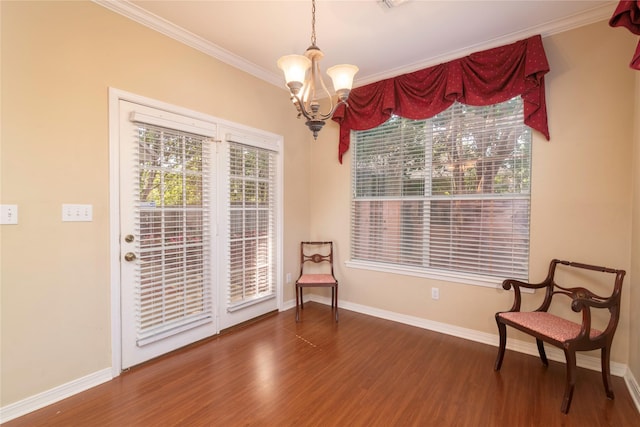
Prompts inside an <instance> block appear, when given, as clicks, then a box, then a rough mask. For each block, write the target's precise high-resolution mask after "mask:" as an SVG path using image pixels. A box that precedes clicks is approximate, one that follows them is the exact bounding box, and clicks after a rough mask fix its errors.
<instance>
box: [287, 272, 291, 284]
mask: <svg viewBox="0 0 640 427" xmlns="http://www.w3.org/2000/svg"><path fill="white" fill-rule="evenodd" d="M287 283H291V273H287Z"/></svg>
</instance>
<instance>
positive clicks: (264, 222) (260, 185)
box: [227, 136, 278, 311]
mask: <svg viewBox="0 0 640 427" xmlns="http://www.w3.org/2000/svg"><path fill="white" fill-rule="evenodd" d="M229 137H232V136H229ZM235 139H239V138H235ZM276 155H277V154H276V153H275V152H274V151H271V150H269V149H265V148H261V147H260V146H256V145H246V144H242V143H239V142H234V141H231V142H230V143H229V158H228V167H229V201H228V203H229V260H230V266H229V277H228V282H229V289H228V295H227V298H228V300H227V310H228V311H234V310H237V309H239V308H241V307H244V306H246V305H247V304H252V303H255V302H257V301H262V300H264V299H266V298H274V297H275V284H276V276H277V264H276V263H277V256H276V244H277V240H276V238H277V231H278V230H277V226H276V224H277V223H276V218H277V211H276V208H277V205H276V202H277V198H276Z"/></svg>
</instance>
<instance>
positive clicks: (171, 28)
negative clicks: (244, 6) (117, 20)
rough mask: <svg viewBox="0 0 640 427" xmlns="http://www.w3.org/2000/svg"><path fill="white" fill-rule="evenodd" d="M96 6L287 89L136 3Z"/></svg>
mask: <svg viewBox="0 0 640 427" xmlns="http://www.w3.org/2000/svg"><path fill="white" fill-rule="evenodd" d="M93 2H94V3H96V4H98V5H100V6H102V7H104V8H107V9H109V10H111V11H112V12H116V13H119V14H120V15H123V16H125V17H127V18H129V19H131V20H132V21H135V22H137V23H139V24H142V25H144V26H145V27H147V28H151V29H152V30H155V31H157V32H159V33H161V34H164V35H165V36H167V37H170V38H172V39H174V40H176V41H178V42H180V43H183V44H185V45H187V46H190V47H192V48H194V49H197V50H199V51H200V52H203V53H205V54H207V55H209V56H211V57H213V58H216V59H218V60H220V61H222V62H224V63H225V64H229V65H231V66H232V67H235V68H237V69H239V70H242V71H244V72H246V73H249V74H251V75H253V76H255V77H257V78H259V79H261V80H264V81H266V82H268V83H271V84H272V85H274V86H278V87H282V88H283V89H286V87H285V86H284V84H283V80H282V76H281V75H278V74H275V73H272V72H269V71H267V70H265V69H264V68H262V67H260V66H258V65H256V64H254V63H253V62H250V61H247V60H246V59H244V58H242V57H240V56H238V55H236V54H234V53H233V52H230V51H228V50H226V49H224V48H222V47H220V46H218V45H216V44H213V43H211V42H209V41H207V40H205V39H203V38H202V37H200V36H198V35H195V34H193V33H192V32H190V31H187V30H185V29H184V28H182V27H179V26H178V25H176V24H174V23H172V22H169V21H167V20H166V19H164V18H161V17H159V16H157V15H154V14H153V13H150V12H148V11H146V10H144V9H142V8H140V7H139V6H137V5H135V4H133V3H130V2H128V1H123V0H93Z"/></svg>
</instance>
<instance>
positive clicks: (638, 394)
mask: <svg viewBox="0 0 640 427" xmlns="http://www.w3.org/2000/svg"><path fill="white" fill-rule="evenodd" d="M624 382H625V384H627V389H628V390H629V394H630V395H631V400H633V403H635V405H636V409H637V410H638V412H640V385H638V381H637V380H636V378H635V377H634V376H633V372H631V369H628V368H627V372H626V373H625V375H624Z"/></svg>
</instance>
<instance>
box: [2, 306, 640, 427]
mask: <svg viewBox="0 0 640 427" xmlns="http://www.w3.org/2000/svg"><path fill="white" fill-rule="evenodd" d="M307 300H309V301H315V302H319V303H321V304H326V305H330V304H331V301H330V300H329V298H324V297H319V296H318V295H313V294H311V295H309V296H305V301H307ZM295 305H296V304H295V301H285V302H284V303H283V307H282V308H281V310H288V309H290V308H294V307H295ZM340 307H342V308H344V309H347V310H351V311H355V312H358V313H362V314H367V315H369V316H374V317H378V318H381V319H386V320H391V321H394V322H398V323H403V324H405V325H410V326H416V327H418V328H423V329H428V330H430V331H434V332H440V333H443V334H447V335H451V336H454V337H458V338H464V339H467V340H470V341H475V342H479V343H483V344H489V345H492V346H496V347H497V345H498V336H497V335H494V334H489V333H486V332H479V331H476V330H473V329H467V328H461V327H459V326H453V325H449V324H446V323H440V322H434V321H432V320H427V319H423V318H420V317H414V316H407V315H404V314H399V313H395V312H392V311H386V310H380V309H377V308H373V307H367V306H364V305H360V304H354V303H350V302H348V301H341V302H340ZM507 348H508V349H509V350H513V351H517V352H520V353H525V354H530V355H534V356H537V355H538V348H537V347H536V346H535V344H532V343H526V342H524V341H519V340H513V339H512V340H509V341H508V342H507ZM547 357H548V358H549V359H550V360H555V361H558V362H564V361H565V359H564V353H563V352H562V351H560V350H559V349H555V348H549V349H547ZM576 363H577V364H578V366H580V367H582V368H586V369H590V370H594V371H600V359H598V358H596V357H591V356H585V355H581V354H578V355H577V358H576ZM611 374H612V375H615V376H618V377H624V380H625V384H626V385H627V389H628V390H629V393H630V394H631V398H632V399H633V402H634V403H635V405H636V408H637V409H638V411H639V412H640V386H639V385H638V381H637V380H636V378H634V376H633V374H632V373H631V370H630V369H628V367H627V365H624V364H622V363H617V362H612V363H611ZM111 379H113V375H112V371H111V368H106V369H103V370H101V371H98V372H94V373H93V374H89V375H87V376H85V377H82V378H78V379H77V380H73V381H70V382H68V383H66V384H62V385H60V386H58V387H54V388H52V389H50V390H47V391H45V392H42V393H39V394H37V395H35V396H31V397H28V398H26V399H23V400H21V401H18V402H16V403H12V404H10V405H7V406H4V407H2V408H0V424H2V423H5V422H8V421H11V420H12V419H14V418H18V417H20V416H22V415H26V414H28V413H30V412H33V411H36V410H38V409H41V408H44V407H45V406H48V405H51V404H53V403H56V402H59V401H60V400H62V399H66V398H67V397H70V396H73V395H74V394H77V393H81V392H83V391H85V390H88V389H90V388H92V387H95V386H97V385H100V384H102V383H105V382H107V381H110V380H111Z"/></svg>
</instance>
